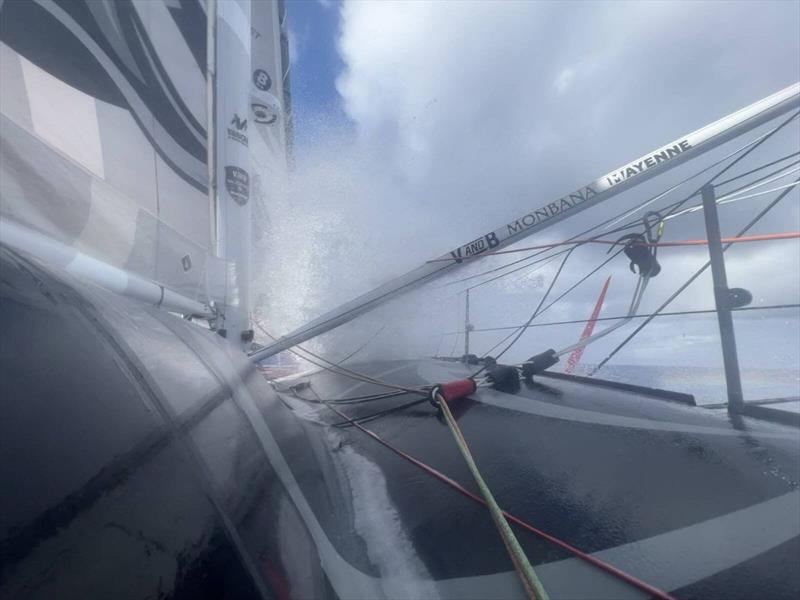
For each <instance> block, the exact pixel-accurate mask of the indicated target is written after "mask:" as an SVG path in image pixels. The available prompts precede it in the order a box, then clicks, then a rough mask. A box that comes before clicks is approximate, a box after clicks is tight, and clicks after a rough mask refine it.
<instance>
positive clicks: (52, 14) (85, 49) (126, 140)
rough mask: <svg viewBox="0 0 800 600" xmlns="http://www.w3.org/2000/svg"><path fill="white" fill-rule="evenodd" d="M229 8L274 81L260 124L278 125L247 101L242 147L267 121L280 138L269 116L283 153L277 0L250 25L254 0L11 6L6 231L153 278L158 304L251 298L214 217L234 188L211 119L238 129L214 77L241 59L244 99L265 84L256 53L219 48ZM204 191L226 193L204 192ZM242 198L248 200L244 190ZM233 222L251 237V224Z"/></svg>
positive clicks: (3, 54)
mask: <svg viewBox="0 0 800 600" xmlns="http://www.w3.org/2000/svg"><path fill="white" fill-rule="evenodd" d="M218 11H219V12H220V13H222V12H226V13H229V14H234V20H236V19H238V24H237V26H238V27H241V28H243V30H244V32H245V36H243V40H242V41H241V42H242V46H243V47H244V48H245V49H246V54H248V55H249V54H251V47H250V46H251V35H252V56H253V65H254V66H255V65H256V64H258V67H257V69H258V70H259V71H260V72H264V73H265V74H267V78H269V79H271V81H272V82H274V84H273V87H272V92H271V95H270V97H269V100H270V101H269V102H267V101H263V102H259V103H257V104H258V105H259V106H258V107H256V106H255V105H254V107H253V110H255V109H256V108H257V109H258V111H259V112H258V113H257V114H258V115H262V116H260V117H256V119H255V121H263V120H268V121H270V120H271V122H270V123H269V124H266V123H265V124H259V126H258V127H252V121H251V127H250V128H249V130H247V127H248V120H249V119H252V117H251V116H250V115H249V114H248V112H249V111H250V109H251V108H250V106H248V104H249V102H246V104H245V106H244V109H243V110H240V111H239V112H238V114H237V115H235V116H236V118H237V119H238V122H235V123H234V124H233V125H232V127H233V130H234V132H235V133H238V134H239V135H241V136H244V137H243V138H242V137H240V138H239V143H242V142H243V143H244V146H247V145H248V144H247V140H248V136H249V137H250V139H251V140H252V139H253V138H254V137H257V136H256V135H254V134H255V133H256V132H260V133H261V134H263V135H266V136H267V137H269V136H274V134H273V133H272V132H269V133H265V132H264V127H272V128H273V129H275V130H278V131H279V135H278V141H277V142H276V144H277V145H278V146H279V152H276V153H275V154H276V155H277V154H280V153H283V152H285V150H284V148H285V147H286V135H285V133H284V131H285V127H286V125H285V123H286V119H285V115H287V114H288V110H285V109H284V108H283V107H284V105H285V102H286V100H287V99H288V85H284V76H285V75H287V74H288V73H287V72H286V71H285V70H284V68H283V64H286V63H287V61H286V60H285V58H286V36H285V29H284V28H283V27H284V23H283V20H282V16H283V15H284V9H283V6H282V3H274V2H258V3H254V5H253V10H252V13H253V14H252V21H251V19H250V17H249V13H250V2H247V1H242V2H240V1H238V0H231V1H227V0H226V1H224V2H215V1H214V0H180V1H177V2H175V1H166V0H165V1H139V0H134V1H130V2H107V1H90V0H87V1H72V2H54V1H51V0H37V1H31V2H3V3H0V16H1V17H2V18H0V63H1V64H0V68H1V69H2V71H1V73H2V86H0V113H2V115H1V116H0V119H1V121H0V127H1V128H2V136H1V137H2V141H1V142H0V165H2V166H1V167H0V169H1V170H0V200H1V201H0V218H1V219H2V222H0V225H2V227H3V229H4V230H5V232H0V233H5V235H3V237H4V238H7V239H11V238H13V239H15V240H16V239H25V240H29V239H36V236H41V238H42V240H40V241H42V243H44V244H48V245H49V246H48V247H50V248H55V247H56V245H60V247H63V248H66V249H67V251H68V257H67V258H66V259H64V260H65V261H69V260H73V261H74V260H75V256H80V257H81V258H82V259H84V257H86V258H85V260H92V261H99V263H101V264H102V265H104V266H107V267H108V269H107V273H111V274H113V275H114V276H116V277H117V278H120V277H123V278H124V277H130V278H131V279H132V280H135V281H136V282H138V283H139V284H141V286H145V285H146V284H148V282H150V283H152V284H154V289H156V290H158V289H160V290H161V298H160V301H163V299H164V297H166V296H169V297H173V298H179V299H184V300H185V302H182V301H178V302H177V303H176V304H175V303H173V305H172V306H168V307H169V308H172V309H173V310H179V311H181V312H192V311H191V310H189V309H191V308H192V307H196V306H197V307H200V306H205V307H215V309H214V311H213V312H214V314H215V315H221V314H224V313H225V309H226V308H227V306H228V305H229V304H236V303H238V302H241V301H242V295H246V287H245V289H244V290H243V292H242V294H237V293H236V291H237V288H236V282H237V281H238V282H240V283H242V284H243V283H244V282H246V279H247V274H246V264H238V263H237V262H236V259H238V255H237V256H235V257H234V261H230V260H228V259H229V258H230V252H228V251H227V249H226V248H225V247H224V246H223V247H221V248H220V247H219V245H218V243H217V242H218V238H219V237H221V236H220V235H219V232H220V230H221V229H220V228H221V224H220V222H219V221H220V214H218V213H221V214H222V218H223V219H224V218H225V215H224V212H225V211H224V210H220V209H221V207H222V206H224V205H225V203H226V201H227V200H228V199H229V198H231V197H232V196H231V192H230V191H229V190H228V188H230V187H231V186H228V188H226V186H225V185H224V182H223V183H222V185H220V186H217V185H215V182H214V181H210V175H209V174H210V173H213V172H214V171H213V167H214V156H215V154H216V153H217V149H216V148H215V142H216V143H220V144H221V143H222V142H223V140H220V136H219V134H218V133H216V132H215V131H214V130H215V129H222V128H223V126H224V127H225V128H228V127H231V120H232V119H233V118H234V115H225V116H224V118H225V119H226V121H225V122H224V123H220V122H218V121H219V119H220V115H215V114H213V113H214V108H213V107H218V106H219V104H220V103H219V102H218V101H217V100H218V98H217V96H218V95H219V94H218V91H217V90H218V88H217V83H218V82H217V81H216V80H214V76H215V74H216V76H217V77H220V74H223V75H222V76H223V78H224V74H226V73H231V72H234V71H236V72H239V71H241V73H242V74H243V75H242V77H240V78H243V79H244V81H243V82H242V83H241V84H240V85H241V86H243V87H244V90H245V93H246V94H247V95H248V96H249V94H250V88H251V86H252V85H254V84H251V83H250V82H251V80H253V73H251V69H250V61H249V59H247V60H246V61H240V62H239V63H238V64H237V63H234V62H231V63H228V64H226V63H225V62H224V60H218V59H219V58H220V57H219V56H218V55H216V56H215V53H214V50H215V49H214V42H215V38H214V32H215V31H216V30H217V28H216V27H215V25H216V24H217V17H216V15H217V13H218ZM209 33H211V35H209ZM209 57H210V59H209ZM223 58H224V57H223ZM268 110H269V111H271V113H270V115H268V117H267V118H266V119H265V118H264V117H263V115H264V114H265V112H266V111H268ZM215 121H217V122H216V125H214V124H215ZM237 125H238V128H237ZM242 130H244V131H242ZM215 133H216V135H215ZM245 152H246V154H245V155H244V158H242V159H241V160H243V161H247V164H242V165H240V166H239V167H238V168H239V169H241V172H236V173H234V174H233V175H234V176H238V177H239V178H240V179H241V178H242V172H244V173H245V174H248V175H249V171H250V170H251V169H250V165H249V150H248V149H247V148H245ZM265 160H266V159H264V160H262V162H264V161H265ZM282 164H285V158H283V159H282ZM225 166H226V165H222V166H221V167H222V169H223V171H224V168H225ZM217 178H219V175H217ZM239 185H240V186H241V185H242V182H241V181H239ZM209 194H211V196H212V197H214V195H215V194H219V201H214V202H209ZM233 194H234V195H237V194H238V198H239V199H241V198H242V196H241V189H239V191H238V192H237V189H236V188H235V186H234V191H233ZM257 201H266V198H265V197H264V195H261V197H259V198H258V199H257ZM236 227H239V228H242V229H243V231H242V234H243V237H244V238H245V239H246V238H247V235H245V234H246V233H248V231H244V228H248V230H249V227H250V221H249V220H248V221H246V222H244V223H243V222H237V223H236ZM20 232H21V233H20ZM18 233H19V235H17V234H18ZM12 234H13V235H12ZM70 257H71V258H70ZM85 260H84V262H85ZM242 270H244V272H242ZM240 275H244V277H242V276H240ZM126 285H127V284H126ZM123 287H125V286H124V285H123ZM234 297H235V298H236V302H233V301H232V298H234ZM244 305H245V306H246V305H247V303H246V302H244ZM165 306H167V304H166V303H165ZM184 307H188V308H185V309H184ZM182 309H183V310H182ZM211 313H212V311H211V309H209V311H208V312H207V314H209V315H210V314H211ZM242 328H243V329H246V328H247V324H246V323H243V324H242Z"/></svg>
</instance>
